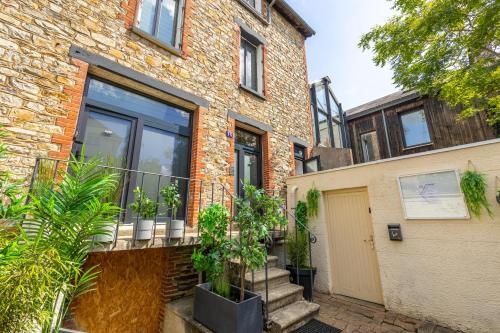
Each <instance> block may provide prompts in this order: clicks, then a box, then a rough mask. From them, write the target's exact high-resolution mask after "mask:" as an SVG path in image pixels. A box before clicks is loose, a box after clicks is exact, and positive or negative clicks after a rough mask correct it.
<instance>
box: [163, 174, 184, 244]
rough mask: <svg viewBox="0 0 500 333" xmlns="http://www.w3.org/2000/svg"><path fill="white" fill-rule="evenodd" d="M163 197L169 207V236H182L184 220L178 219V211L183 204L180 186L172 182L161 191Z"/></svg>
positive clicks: (167, 228) (167, 231)
mask: <svg viewBox="0 0 500 333" xmlns="http://www.w3.org/2000/svg"><path fill="white" fill-rule="evenodd" d="M160 194H161V196H162V197H163V202H164V204H165V206H166V207H167V216H169V218H170V219H169V221H168V222H167V225H166V229H165V230H166V237H167V238H182V235H183V233H184V220H177V219H176V217H177V211H178V209H179V207H180V206H181V205H182V200H181V195H180V194H179V190H178V186H177V184H175V183H170V184H168V185H167V186H165V187H164V188H163V189H162V190H161V191H160Z"/></svg>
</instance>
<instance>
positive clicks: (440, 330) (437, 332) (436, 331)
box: [434, 326, 457, 333]
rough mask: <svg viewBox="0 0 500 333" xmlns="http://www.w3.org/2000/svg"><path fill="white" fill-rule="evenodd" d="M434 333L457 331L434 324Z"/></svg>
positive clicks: (454, 332)
mask: <svg viewBox="0 0 500 333" xmlns="http://www.w3.org/2000/svg"><path fill="white" fill-rule="evenodd" d="M434 333H457V331H454V330H452V329H449V328H446V327H442V326H436V328H435V329H434Z"/></svg>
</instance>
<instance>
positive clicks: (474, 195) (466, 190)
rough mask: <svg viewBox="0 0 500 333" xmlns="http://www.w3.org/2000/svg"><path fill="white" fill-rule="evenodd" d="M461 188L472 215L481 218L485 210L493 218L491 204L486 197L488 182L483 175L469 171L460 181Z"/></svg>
mask: <svg viewBox="0 0 500 333" xmlns="http://www.w3.org/2000/svg"><path fill="white" fill-rule="evenodd" d="M460 188H461V190H462V192H463V194H464V198H465V203H466V204H467V207H468V208H469V211H470V212H471V213H472V215H474V216H476V217H478V218H479V217H480V216H481V209H482V208H484V209H485V210H486V212H487V213H488V215H489V216H490V217H492V216H493V212H492V211H491V208H490V203H489V202H488V199H487V197H486V188H487V182H486V178H485V177H484V175H483V174H481V173H479V172H477V171H476V170H467V171H466V172H464V174H463V175H462V179H461V180H460Z"/></svg>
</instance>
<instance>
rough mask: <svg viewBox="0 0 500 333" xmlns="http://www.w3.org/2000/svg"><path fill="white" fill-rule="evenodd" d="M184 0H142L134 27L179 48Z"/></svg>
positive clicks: (161, 41) (163, 42)
mask: <svg viewBox="0 0 500 333" xmlns="http://www.w3.org/2000/svg"><path fill="white" fill-rule="evenodd" d="M184 1H185V0H142V1H141V2H140V4H139V7H138V13H137V18H136V22H135V27H136V28H137V29H138V30H139V31H140V32H142V33H145V34H146V35H148V36H151V37H153V38H154V39H156V40H158V41H159V42H160V43H162V44H165V45H168V46H171V47H174V48H176V49H179V48H180V46H181V42H182V41H181V39H182V19H183V15H182V14H183V7H184Z"/></svg>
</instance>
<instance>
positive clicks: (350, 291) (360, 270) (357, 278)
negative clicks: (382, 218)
mask: <svg viewBox="0 0 500 333" xmlns="http://www.w3.org/2000/svg"><path fill="white" fill-rule="evenodd" d="M326 208H327V212H326V213H327V225H328V236H329V240H330V258H331V261H332V262H331V263H330V264H331V269H332V280H333V281H332V285H333V291H334V293H336V294H340V295H345V296H349V297H354V298H358V299H362V300H365V301H369V302H374V303H379V304H382V303H383V298H382V287H381V284H380V274H379V268H378V262H377V256H376V252H375V244H374V241H373V227H372V222H371V216H370V211H369V209H370V205H369V202H368V193H367V192H366V189H350V190H342V191H333V192H328V193H327V194H326Z"/></svg>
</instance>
